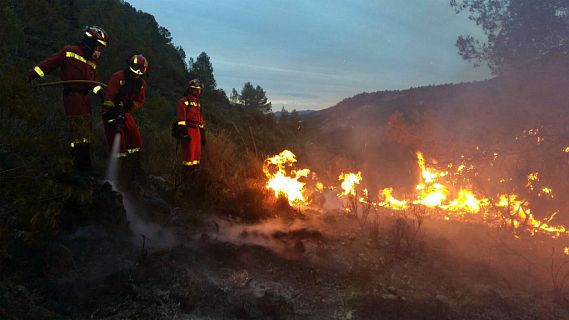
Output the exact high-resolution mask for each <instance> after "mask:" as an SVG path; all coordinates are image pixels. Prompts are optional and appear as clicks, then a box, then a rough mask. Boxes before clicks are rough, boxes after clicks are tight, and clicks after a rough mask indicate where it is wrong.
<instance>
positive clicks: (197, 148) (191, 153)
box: [181, 127, 202, 166]
mask: <svg viewBox="0 0 569 320" xmlns="http://www.w3.org/2000/svg"><path fill="white" fill-rule="evenodd" d="M188 136H189V137H190V139H188V140H182V143H181V146H182V164H183V165H185V166H194V165H198V164H200V159H201V157H202V144H201V135H200V128H198V127H188Z"/></svg>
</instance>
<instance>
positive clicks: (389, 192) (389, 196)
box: [379, 188, 409, 210]
mask: <svg viewBox="0 0 569 320" xmlns="http://www.w3.org/2000/svg"><path fill="white" fill-rule="evenodd" d="M382 195H383V201H382V202H380V203H379V206H381V207H387V208H392V209H394V210H405V209H407V208H409V203H408V202H407V201H405V200H397V199H395V198H394V197H393V188H385V189H383V191H382Z"/></svg>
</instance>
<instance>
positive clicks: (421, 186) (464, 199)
mask: <svg viewBox="0 0 569 320" xmlns="http://www.w3.org/2000/svg"><path fill="white" fill-rule="evenodd" d="M416 155H417V166H418V168H419V170H420V175H419V181H418V182H417V184H416V187H415V194H414V195H412V196H410V197H406V198H404V199H398V198H395V197H394V195H393V194H394V191H393V188H390V187H387V188H384V189H383V190H382V191H380V192H378V193H375V194H376V195H377V202H374V201H375V200H374V199H372V198H373V197H370V194H373V193H370V192H368V190H367V189H364V188H361V187H360V184H361V182H362V180H363V177H362V173H361V171H358V172H357V173H350V172H348V173H345V172H342V173H341V174H340V175H339V177H338V180H339V181H340V188H341V190H340V192H339V193H337V196H338V197H339V198H344V199H347V202H345V206H346V207H345V208H344V210H345V211H346V212H347V213H356V214H357V212H358V206H361V207H360V208H363V209H365V208H378V207H382V208H386V209H391V210H393V211H403V210H408V209H409V208H411V207H413V206H422V207H424V208H428V209H433V210H429V211H428V212H429V215H430V216H432V217H435V218H437V217H438V218H441V219H444V220H457V221H463V220H464V219H465V218H467V219H468V221H477V222H480V223H485V224H488V225H491V226H501V227H503V228H507V229H509V230H511V231H512V232H514V233H515V234H516V235H517V234H518V233H520V232H528V234H530V235H536V234H538V233H540V234H547V235H549V236H551V237H554V238H556V237H559V236H561V235H565V236H569V231H568V230H566V228H565V227H564V226H562V225H557V226H556V225H553V224H552V223H551V222H552V220H553V219H554V217H555V216H556V215H557V213H558V212H554V213H553V214H551V215H549V216H548V217H547V218H545V219H541V220H540V219H538V218H536V217H535V216H534V214H533V212H532V211H531V210H530V206H529V203H528V201H526V200H524V199H521V198H520V197H519V196H518V195H516V194H497V195H495V196H491V197H484V196H481V195H480V193H477V192H476V190H475V189H474V188H473V187H472V186H471V185H469V184H470V183H469V180H468V179H466V178H465V177H463V175H464V174H465V173H467V172H473V171H474V170H475V168H474V166H473V165H471V164H467V163H461V164H458V165H455V164H452V163H450V164H447V165H446V167H447V168H448V169H449V170H452V171H451V174H449V172H447V171H444V170H437V169H436V168H435V167H434V166H430V165H428V162H427V161H426V160H425V157H424V156H423V153H421V152H417V153H416ZM497 156H498V154H494V157H497ZM462 158H464V157H462ZM295 163H296V157H295V155H294V154H293V153H292V152H290V151H288V150H285V151H283V152H281V153H280V154H279V155H276V156H273V157H271V158H268V159H267V160H265V164H264V166H263V170H264V172H265V174H266V175H267V178H268V179H269V180H268V182H267V188H268V189H270V190H272V191H274V193H275V196H279V195H284V196H286V198H287V199H288V201H289V204H291V205H298V204H303V205H307V201H306V197H305V196H304V186H305V183H304V182H301V181H299V179H301V178H303V177H307V176H308V174H309V172H310V171H309V170H308V169H301V170H297V169H295V167H294V164H295ZM430 163H432V164H436V162H430ZM452 178H461V179H460V181H462V183H457V181H454V180H452ZM451 180H452V181H451ZM453 181H454V183H453ZM507 181H512V179H511V178H508V179H500V180H499V182H500V183H505V182H507ZM538 182H540V176H539V173H538V172H531V173H529V174H528V176H527V184H526V185H525V187H526V188H527V189H528V190H535V192H538V194H537V195H538V196H540V197H541V196H543V197H547V198H553V190H552V189H551V188H549V187H546V186H540V187H537V186H536V185H535V183H538ZM315 189H316V190H318V191H320V192H323V191H324V190H335V187H334V186H325V185H324V184H323V183H322V182H317V183H316V186H315ZM568 248H569V247H568ZM567 250H568V251H567V252H569V249H567ZM568 254H569V253H568Z"/></svg>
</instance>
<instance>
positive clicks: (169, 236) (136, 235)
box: [105, 133, 177, 249]
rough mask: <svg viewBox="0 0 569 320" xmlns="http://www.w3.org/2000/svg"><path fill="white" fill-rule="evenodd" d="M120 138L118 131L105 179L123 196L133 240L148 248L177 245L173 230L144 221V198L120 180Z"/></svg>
mask: <svg viewBox="0 0 569 320" xmlns="http://www.w3.org/2000/svg"><path fill="white" fill-rule="evenodd" d="M120 140H121V136H120V133H116V134H115V137H114V139H113V145H112V147H111V154H110V156H109V162H108V167H107V175H106V178H105V179H106V180H107V181H109V182H110V183H111V185H112V186H113V189H115V190H116V191H118V192H120V193H121V194H122V196H123V205H124V207H125V210H126V217H127V220H128V223H129V227H130V229H131V230H132V232H133V238H132V242H133V243H134V244H140V243H144V246H145V248H146V249H164V248H169V247H172V246H174V245H176V243H177V239H176V237H175V235H174V233H173V232H172V230H170V229H167V228H165V227H163V226H160V225H158V224H155V223H149V222H146V221H144V219H143V217H144V216H147V212H146V208H145V206H144V200H143V199H139V198H138V197H137V196H136V195H135V194H133V193H132V192H130V191H129V190H128V188H127V185H128V182H127V181H119V177H120V174H121V172H119V171H120V166H119V164H120V159H119V158H118V157H117V155H118V152H119V149H120Z"/></svg>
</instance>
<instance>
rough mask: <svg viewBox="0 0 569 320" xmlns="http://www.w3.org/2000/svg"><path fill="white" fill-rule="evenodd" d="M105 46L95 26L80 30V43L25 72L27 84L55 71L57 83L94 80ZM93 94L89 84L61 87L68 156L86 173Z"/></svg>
mask: <svg viewBox="0 0 569 320" xmlns="http://www.w3.org/2000/svg"><path fill="white" fill-rule="evenodd" d="M108 42H109V36H108V34H107V33H106V32H105V31H104V30H103V29H101V28H100V27H97V26H91V27H86V28H85V29H84V30H83V40H82V41H81V44H78V45H66V46H64V47H63V48H62V49H61V50H59V51H58V52H57V53H55V54H54V55H52V56H51V57H48V58H47V59H45V60H43V61H42V62H40V63H39V64H38V65H37V66H35V67H34V68H33V69H31V70H29V72H28V75H27V79H28V82H30V83H31V81H32V80H34V79H36V78H38V77H41V78H43V77H45V75H46V74H48V73H51V72H52V71H54V70H55V69H58V68H60V69H61V80H64V81H67V80H91V81H94V80H95V79H96V68H97V60H98V59H99V57H100V55H101V50H102V48H103V47H106V46H107V45H108ZM91 89H92V91H93V92H94V93H95V94H97V93H99V92H100V91H101V90H102V87H101V86H95V87H94V86H93V85H92V84H89V83H71V84H65V85H64V87H63V107H64V109H65V114H66V115H67V119H68V122H69V131H70V139H69V140H70V141H69V146H70V148H71V154H72V156H73V160H74V163H75V167H76V168H77V169H79V170H86V169H89V168H90V167H91V155H90V145H91V130H92V120H91V98H90V97H89V93H90V91H91Z"/></svg>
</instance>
